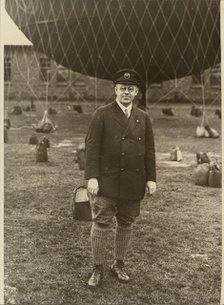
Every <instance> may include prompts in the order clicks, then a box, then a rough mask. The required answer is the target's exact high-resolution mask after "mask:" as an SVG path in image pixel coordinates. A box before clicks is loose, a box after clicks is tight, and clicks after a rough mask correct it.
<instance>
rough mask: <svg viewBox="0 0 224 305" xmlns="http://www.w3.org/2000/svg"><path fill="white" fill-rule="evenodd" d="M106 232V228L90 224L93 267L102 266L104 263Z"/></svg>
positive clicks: (107, 230)
mask: <svg viewBox="0 0 224 305" xmlns="http://www.w3.org/2000/svg"><path fill="white" fill-rule="evenodd" d="M108 232H109V229H108V228H102V227H99V226H98V225H96V224H95V223H93V224H92V228H91V233H90V238H91V246H92V254H93V263H94V265H102V264H103V263H104V260H105V255H106V248H107V235H108Z"/></svg>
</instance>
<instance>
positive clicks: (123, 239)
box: [115, 225, 132, 261]
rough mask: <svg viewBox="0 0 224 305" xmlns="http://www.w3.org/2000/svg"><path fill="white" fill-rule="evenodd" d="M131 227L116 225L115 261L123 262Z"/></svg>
mask: <svg viewBox="0 0 224 305" xmlns="http://www.w3.org/2000/svg"><path fill="white" fill-rule="evenodd" d="M131 232H132V228H131V226H128V227H125V226H120V225H117V227H116V233H115V260H122V261H124V260H125V256H126V253H127V250H128V246H129V243H130V240H131Z"/></svg>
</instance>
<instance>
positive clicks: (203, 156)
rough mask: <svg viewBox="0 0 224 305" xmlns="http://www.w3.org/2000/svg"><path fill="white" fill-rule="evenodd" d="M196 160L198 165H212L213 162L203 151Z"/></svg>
mask: <svg viewBox="0 0 224 305" xmlns="http://www.w3.org/2000/svg"><path fill="white" fill-rule="evenodd" d="M196 159H197V163H198V164H203V163H210V161H211V160H210V159H209V157H208V155H207V153H206V152H202V151H200V152H197V153H196Z"/></svg>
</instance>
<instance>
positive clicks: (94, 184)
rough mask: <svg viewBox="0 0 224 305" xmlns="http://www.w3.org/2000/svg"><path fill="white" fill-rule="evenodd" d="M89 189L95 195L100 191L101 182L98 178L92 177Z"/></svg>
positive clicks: (88, 185)
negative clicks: (99, 182)
mask: <svg viewBox="0 0 224 305" xmlns="http://www.w3.org/2000/svg"><path fill="white" fill-rule="evenodd" d="M87 191H88V192H89V193H90V194H91V195H93V196H96V195H97V193H98V191H99V184H98V180H97V179H96V178H90V179H89V181H88V184H87Z"/></svg>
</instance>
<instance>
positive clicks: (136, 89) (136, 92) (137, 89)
mask: <svg viewBox="0 0 224 305" xmlns="http://www.w3.org/2000/svg"><path fill="white" fill-rule="evenodd" d="M138 92H139V88H138V87H136V88H135V96H136V95H137V94H138Z"/></svg>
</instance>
